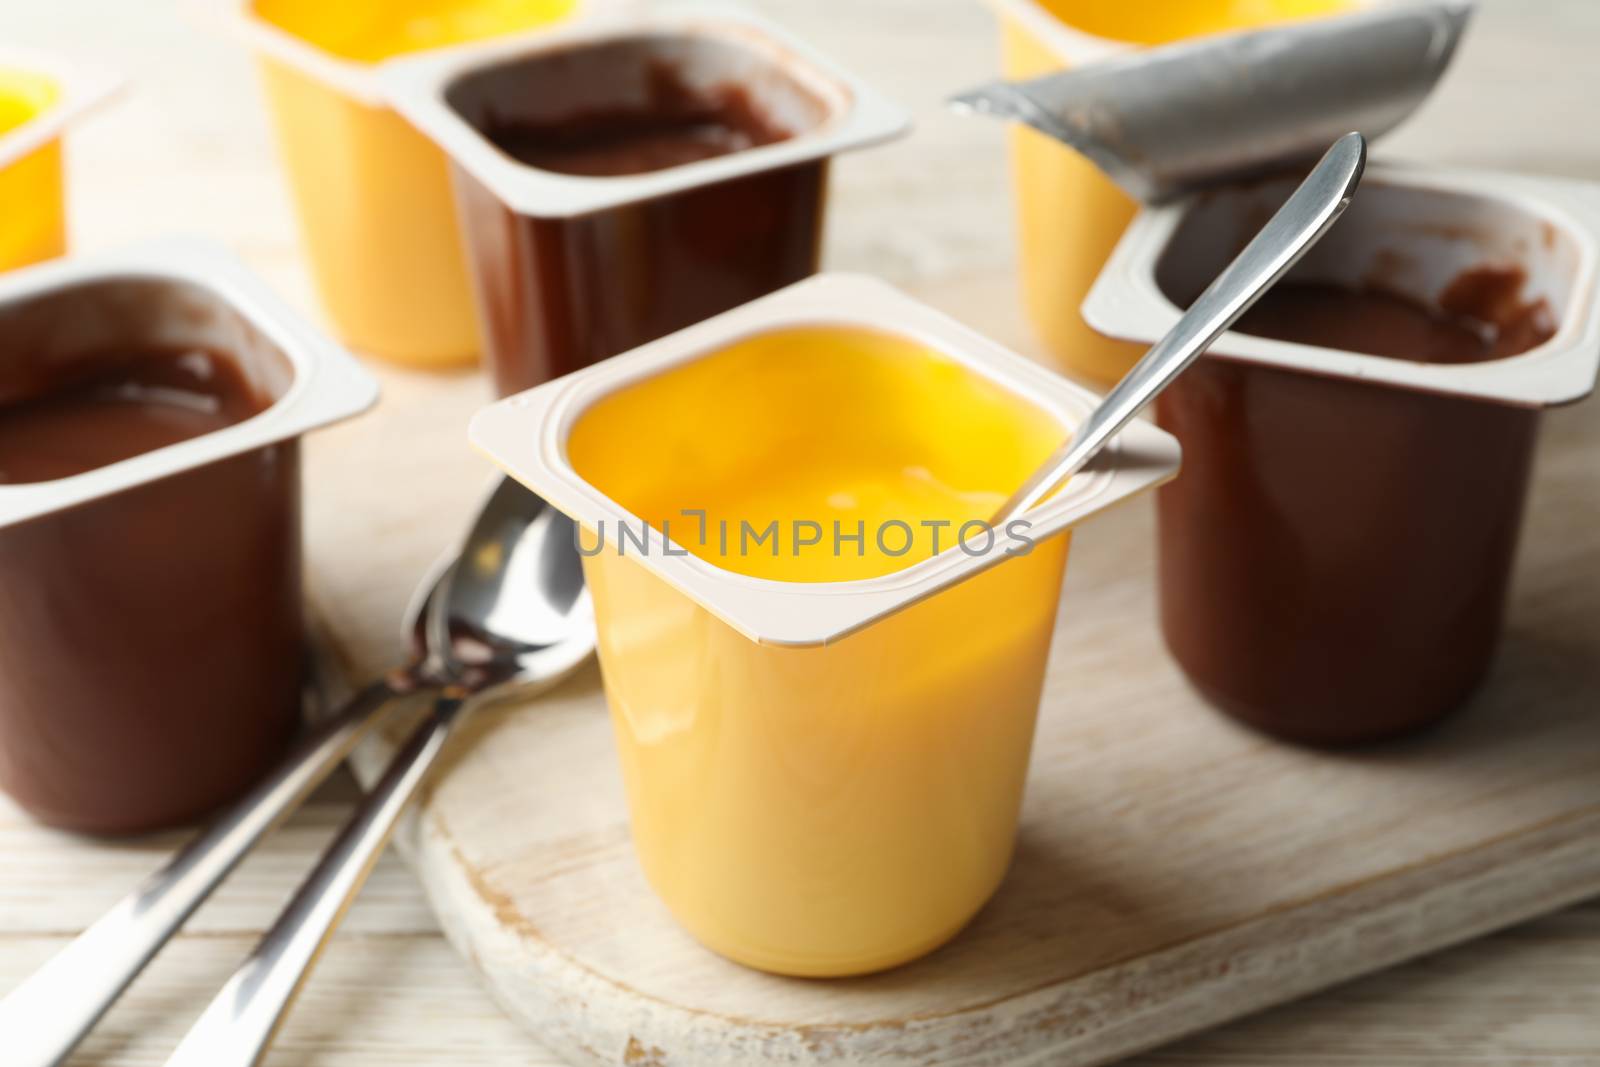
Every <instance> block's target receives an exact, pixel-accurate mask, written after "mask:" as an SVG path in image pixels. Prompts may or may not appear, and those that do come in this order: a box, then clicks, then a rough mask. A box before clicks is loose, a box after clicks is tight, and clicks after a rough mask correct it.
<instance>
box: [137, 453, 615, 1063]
mask: <svg viewBox="0 0 1600 1067" xmlns="http://www.w3.org/2000/svg"><path fill="white" fill-rule="evenodd" d="M581 562H582V561H581V558H580V556H579V554H578V549H577V542H576V541H575V539H574V529H573V525H572V522H571V520H570V519H568V518H566V517H565V516H564V515H562V514H560V513H559V512H557V511H555V510H554V509H553V508H551V507H550V506H549V505H547V504H546V503H545V502H544V501H542V500H540V499H539V498H538V497H536V496H534V495H533V494H532V493H529V492H528V491H527V490H526V489H523V488H522V487H521V486H519V485H517V484H516V483H514V482H511V481H510V480H509V479H508V480H505V481H503V482H502V483H501V484H500V486H499V488H498V489H497V490H496V491H495V493H494V495H493V496H492V497H491V498H490V500H489V502H488V504H487V505H485V507H484V509H483V511H482V513H481V515H480V517H479V519H478V522H477V524H476V525H475V526H474V527H473V529H472V533H471V535H470V536H469V537H468V538H467V541H466V543H465V545H464V546H463V547H462V550H461V553H460V555H459V556H458V557H457V561H456V564H455V567H454V573H453V574H452V575H451V576H450V578H449V580H448V582H447V583H446V584H445V586H444V587H443V588H442V589H441V590H440V595H439V596H438V597H436V598H435V600H434V602H433V604H432V605H431V607H430V610H429V612H428V621H427V630H428V644H429V647H430V648H434V649H438V650H440V651H441V653H442V654H443V656H444V657H445V662H444V664H443V669H444V672H445V675H446V676H447V677H448V678H449V684H448V685H446V687H445V688H444V689H443V690H442V691H441V692H440V693H439V695H438V696H437V698H436V699H435V701H434V705H433V710H432V711H431V713H430V714H429V715H428V716H427V717H426V718H425V719H424V720H423V721H422V723H421V724H420V725H419V726H418V727H417V728H416V730H415V731H414V732H413V733H412V734H411V736H410V737H409V738H408V739H407V740H406V742H405V744H404V745H403V746H402V747H401V749H400V751H399V752H398V753H397V754H396V755H395V757H394V759H393V761H392V762H391V763H390V764H389V767H388V769H387V770H386V771H385V772H384V775H383V777H382V778H381V779H379V781H378V783H377V785H376V786H374V787H373V789H372V792H371V793H370V794H369V795H368V796H367V798H366V800H365V801H364V802H363V803H362V805H361V806H360V808H358V809H357V811H356V813H355V815H354V816H352V817H351V820H350V822H349V823H347V824H346V825H345V828H344V829H343V830H342V831H341V832H340V833H339V836H338V837H337V838H335V839H334V841H333V843H332V844H330V845H329V846H328V849H327V851H326V852H324V853H323V855H322V859H321V860H319V861H318V863H317V866H316V868H315V869H313V870H312V872H311V873H310V874H309V875H308V876H307V877H306V880H305V881H304V882H302V883H301V884H300V888H299V889H298V890H296V892H295V895H294V897H293V899H291V900H290V901H289V903H288V905H287V906H286V907H285V908H284V910H283V913H282V914H281V915H280V916H279V917H278V921H277V922H276V923H274V924H273V927H272V929H270V930H268V931H267V933H266V934H265V935H264V936H263V937H262V939H261V941H260V943H259V944H257V945H256V947H255V950H254V951H253V952H252V953H251V954H250V957H249V958H248V959H247V960H245V962H244V963H243V964H242V965H241V966H240V967H239V969H238V970H237V971H235V972H234V974H233V977H232V978H230V979H229V980H228V983H227V984H226V985H225V986H223V988H222V991H221V992H220V993H218V994H217V996H216V998H215V999H214V1000H212V1002H211V1004H210V1006H209V1007H207V1008H206V1010H205V1012H204V1014H202V1015H201V1016H200V1018H199V1020H198V1021H196V1023H195V1024H194V1026H193V1027H192V1028H191V1029H190V1030H189V1033H188V1034H187V1035H186V1036H185V1037H184V1039H183V1041H182V1043H181V1044H180V1045H179V1046H178V1048H177V1050H176V1051H175V1052H174V1053H173V1055H172V1058H171V1059H169V1060H168V1061H167V1064H168V1067H246V1065H253V1064H256V1063H258V1062H259V1061H260V1059H261V1056H262V1055H263V1054H264V1053H265V1052H266V1050H267V1047H268V1045H270V1044H271V1042H272V1037H273V1034H274V1033H275V1032H276V1031H277V1028H278V1025H279V1024H280V1023H281V1022H282V1020H283V1017H284V1015H285V1014H286V1013H287V1012H288V1010H289V1007H290V1005H291V1004H292V1003H293V1001H294V997H295V994H296V993H298V992H299V990H300V987H301V985H302V984H303V983H304V982H305V979H306V977H307V976H308V975H309V974H310V972H311V968H312V967H313V966H314V965H315V964H316V960H317V957H318V955H319V954H320V953H321V951H322V949H323V947H324V946H325V945H326V944H327V942H328V939H329V938H330V937H331V936H332V935H333V931H334V928H335V927H336V926H337V925H338V924H339V920H340V919H341V918H343V916H344V913H345V911H346V910H347V909H348V908H349V906H350V903H351V901H352V900H353V899H354V898H355V895H356V894H357V893H358V892H359V891H360V889H361V886H362V883H364V882H365V881H366V877H367V874H368V873H369V872H370V871H371V869H372V865H373V864H374V863H375V862H377V859H378V856H379V854H380V853H382V851H383V848H384V846H385V844H386V843H387V842H388V840H389V837H390V835H391V834H392V833H393V832H394V828H395V824H396V823H397V822H398V821H399V818H400V815H401V813H402V812H404V810H405V808H406V806H407V804H408V803H409V802H410V801H411V798H412V797H413V796H415V795H416V791H417V788H418V786H420V785H421V783H422V781H423V780H424V778H426V776H427V774H428V771H429V770H430V769H431V768H432V767H433V765H434V763H435V762H436V761H437V760H438V758H439V754H440V753H441V752H442V751H443V750H444V748H445V744H446V742H447V741H448V740H449V738H450V735H451V732H452V731H453V730H454V729H455V727H456V725H457V724H458V723H459V722H460V721H461V720H462V718H463V717H464V716H465V714H466V712H468V711H470V710H471V709H472V708H475V707H477V706H480V705H481V704H483V703H487V702H489V701H491V700H495V699H501V698H505V697H508V696H511V695H518V696H523V695H527V694H528V693H530V692H532V691H537V690H540V689H545V688H549V687H550V686H553V685H555V684H556V683H557V682H559V681H560V680H561V679H563V678H565V677H566V676H567V675H569V674H570V673H572V671H574V670H576V669H577V668H578V667H579V666H581V665H582V664H583V663H585V662H586V661H587V660H588V658H589V656H590V654H591V653H592V652H593V650H594V645H595V632H594V618H593V612H592V608H591V606H590V602H589V595H588V591H587V589H586V588H585V587H584V583H583V571H582V569H581V567H580V564H581ZM435 642H437V643H435Z"/></svg>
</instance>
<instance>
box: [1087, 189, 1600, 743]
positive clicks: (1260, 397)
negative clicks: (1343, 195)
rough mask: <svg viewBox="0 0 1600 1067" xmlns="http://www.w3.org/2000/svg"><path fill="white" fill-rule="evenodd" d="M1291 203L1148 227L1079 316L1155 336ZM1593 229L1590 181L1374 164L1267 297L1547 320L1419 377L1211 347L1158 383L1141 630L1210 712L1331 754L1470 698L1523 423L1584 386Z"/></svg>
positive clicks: (1225, 200) (1527, 447)
mask: <svg viewBox="0 0 1600 1067" xmlns="http://www.w3.org/2000/svg"><path fill="white" fill-rule="evenodd" d="M1288 188H1289V183H1286V182H1269V183H1264V184H1261V185H1257V186H1251V187H1241V188H1232V189H1228V190H1224V191H1220V192H1216V193H1211V194H1207V195H1204V196H1202V197H1199V198H1197V199H1194V200H1191V201H1189V202H1187V203H1185V204H1182V205H1178V206H1175V207H1173V208H1168V209H1160V210H1155V211H1151V212H1147V213H1146V214H1145V215H1144V216H1142V217H1141V219H1140V220H1139V221H1138V222H1137V223H1136V224H1135V227H1134V228H1133V229H1131V230H1130V231H1129V234H1128V236H1127V237H1126V238H1125V239H1124V241H1123V244H1122V246H1120V247H1119V249H1118V252H1117V254H1116V255H1115V256H1114V257H1113V259H1112V261H1111V263H1110V264H1109V265H1108V267H1107V270H1106V272H1105V274H1103V275H1102V276H1101V279H1100V281H1099V282H1098V283H1097V285H1096V288H1095V290H1094V292H1092V293H1091V295H1090V298H1089V300H1088V302H1087V303H1086V304H1085V306H1084V310H1085V314H1086V315H1087V316H1088V317H1089V319H1090V321H1091V322H1093V323H1095V325H1096V327H1097V328H1099V329H1103V330H1105V331H1106V332H1107V333H1109V334H1111V335H1113V336H1120V337H1128V338H1131V339H1135V340H1146V339H1149V340H1153V339H1154V338H1155V337H1156V336H1159V334H1160V333H1161V332H1162V329H1163V326H1162V323H1163V322H1164V321H1166V320H1167V318H1168V317H1169V316H1168V314H1167V311H1168V310H1170V317H1175V316H1176V314H1177V308H1178V307H1179V306H1180V305H1183V304H1186V303H1187V302H1188V301H1189V300H1190V299H1192V298H1193V296H1194V295H1195V294H1196V293H1198V291H1199V289H1200V288H1201V287H1203V285H1204V282H1205V279H1208V278H1210V277H1212V276H1214V274H1215V273H1216V271H1217V270H1219V269H1220V268H1221V267H1222V266H1223V265H1224V264H1225V263H1226V262H1227V261H1228V258H1229V257H1230V256H1231V255H1232V254H1233V253H1234V252H1235V251H1236V250H1237V249H1238V247H1239V246H1240V243H1241V242H1242V241H1243V240H1244V239H1246V238H1247V237H1248V235H1249V234H1250V233H1251V232H1253V231H1254V228H1255V226H1256V224H1257V223H1258V222H1259V221H1260V220H1261V219H1263V218H1265V217H1266V215H1267V214H1269V213H1270V211H1271V210H1272V208H1273V207H1274V206H1275V204H1276V203H1277V202H1279V201H1281V199H1282V198H1283V196H1284V195H1286V193H1287V191H1288ZM1597 234H1600V190H1596V189H1595V188H1594V187H1591V186H1585V185H1580V184H1577V183H1566V182H1551V181H1541V180H1536V179H1524V178H1510V177H1505V176H1499V175H1474V174H1463V173H1461V172H1457V171H1430V170H1422V169H1418V168H1405V169H1391V168H1381V167H1380V168H1374V169H1373V170H1370V171H1369V172H1368V176H1367V178H1366V180H1365V182H1364V184H1363V187H1362V190H1361V192H1360V194H1359V195H1358V197H1357V199H1356V202H1355V204H1354V205H1353V206H1352V208H1351V209H1350V211H1349V212H1348V213H1347V214H1346V216H1345V217H1344V219H1343V220H1341V222H1340V223H1339V225H1338V226H1337V227H1335V228H1334V230H1333V231H1332V232H1330V234H1329V235H1328V237H1327V238H1325V239H1324V241H1323V243H1322V244H1321V245H1319V246H1318V248H1317V249H1316V250H1315V251H1314V252H1313V253H1312V254H1311V255H1310V256H1308V257H1307V259H1306V260H1305V262H1304V263H1302V264H1301V265H1300V266H1299V267H1298V268H1297V269H1296V270H1295V271H1294V272H1292V273H1291V275H1290V276H1289V278H1288V279H1287V280H1288V282H1290V283H1294V282H1312V283H1326V284H1333V285H1337V286H1339V287H1341V288H1345V289H1349V288H1359V287H1366V288H1369V289H1376V290H1379V291H1385V292H1391V293H1396V294H1399V295H1401V296H1403V297H1405V298H1407V299H1409V300H1412V301H1415V302H1418V303H1421V304H1424V305H1429V306H1434V307H1438V306H1440V303H1441V301H1443V302H1444V304H1445V305H1448V306H1451V307H1456V308H1459V304H1458V303H1457V298H1459V297H1460V295H1461V294H1462V293H1463V292H1464V291H1465V290H1466V288H1467V287H1468V286H1470V285H1472V283H1473V281H1474V280H1477V281H1483V280H1485V279H1489V280H1495V282H1496V284H1494V285H1490V286H1488V287H1487V288H1485V294H1486V295H1485V296H1484V298H1483V299H1482V300H1480V301H1479V304H1478V306H1477V307H1475V308H1474V309H1473V312H1472V317H1473V318H1474V319H1476V320H1477V321H1479V322H1481V323H1482V324H1483V325H1485V326H1487V327H1493V328H1499V329H1500V330H1502V331H1508V330H1512V329H1517V328H1518V327H1519V325H1520V324H1524V323H1526V321H1527V320H1528V317H1529V316H1530V315H1532V316H1535V317H1538V316H1545V317H1546V322H1545V325H1544V326H1543V327H1542V328H1541V329H1540V330H1539V331H1538V332H1537V333H1536V335H1534V336H1533V337H1531V338H1530V347H1528V348H1526V350H1524V351H1521V352H1516V353H1515V354H1512V355H1508V356H1500V357H1498V358H1487V359H1482V360H1479V361H1474V362H1459V363H1441V362H1421V361H1417V360H1412V359H1404V358H1392V357H1385V356H1377V355H1368V354H1364V353H1361V352H1356V351H1350V350H1345V349H1333V348H1324V347H1320V346H1317V345H1315V344H1308V343H1291V342H1288V341H1284V340H1273V339H1270V338H1268V337H1263V336H1251V335H1247V334H1244V333H1239V332H1234V333H1229V334H1226V335H1224V337H1223V338H1222V339H1221V340H1220V341H1219V342H1218V343H1217V344H1216V346H1215V347H1214V348H1213V349H1212V354H1211V355H1209V356H1207V357H1205V358H1204V359H1202V360H1200V361H1199V362H1198V363H1196V365H1195V366H1194V367H1193V368H1192V369H1191V370H1189V371H1188V372H1186V373H1185V374H1184V376H1183V377H1182V378H1181V379H1179V381H1177V382H1176V383H1174V384H1173V386H1172V387H1171V388H1169V389H1168V390H1167V392H1166V393H1165V394H1163V396H1162V397H1161V399H1160V400H1159V401H1158V407H1157V420H1158V422H1159V423H1160V425H1161V426H1162V427H1163V428H1165V429H1167V430H1168V431H1169V432H1171V433H1172V434H1174V435H1175V436H1176V437H1177V438H1178V439H1179V441H1180V442H1181V443H1182V445H1183V449H1184V468H1183V473H1182V475H1181V476H1180V477H1179V478H1178V479H1177V481H1175V482H1173V483H1171V484H1170V485H1168V486H1166V487H1165V488H1163V489H1162V490H1160V492H1159V494H1158V518H1159V522H1158V526H1159V534H1158V546H1159V564H1160V579H1159V580H1160V600H1161V625H1162V631H1163V633H1164V635H1165V637H1166V642H1167V646H1168V648H1169V649H1170V650H1171V652H1172V654H1173V656H1174V657H1175V658H1176V659H1177V661H1178V663H1179V665H1180V666H1181V667H1182V668H1183V670H1184V672H1185V673H1186V674H1187V675H1188V677H1189V679H1190V680H1191V681H1192V682H1193V684H1194V685H1195V687H1196V688H1197V689H1199V690H1200V691H1201V692H1202V693H1203V694H1204V695H1205V696H1206V697H1207V699H1208V700H1210V701H1211V702H1212V703H1213V704H1215V705H1216V706H1217V707H1219V708H1221V709H1222V710H1223V711H1225V712H1227V713H1228V714H1230V715H1232V716H1234V717H1235V718H1237V719H1240V720H1242V721H1244V722H1246V723H1248V724H1250V725H1252V726H1254V727H1257V728H1259V729H1261V730H1263V731H1265V732H1267V733H1270V734H1273V735H1275V736H1279V737H1283V738H1287V739H1291V740H1295V741H1302V742H1307V743H1312V744H1325V745H1345V744H1354V743H1360V742H1367V741H1374V740H1378V739H1382V738H1386V737H1391V736H1395V735H1399V734H1403V733H1407V732H1410V731H1413V730H1416V729H1419V728H1421V727H1423V726H1426V725H1428V724H1431V723H1433V722H1436V721H1438V720H1439V719H1441V718H1442V717H1444V716H1445V715H1447V714H1448V713H1449V712H1450V711H1451V710H1453V709H1455V708H1456V707H1458V706H1459V705H1460V704H1461V703H1462V702H1463V701H1464V700H1465V699H1466V698H1467V697H1468V696H1470V695H1471V694H1472V693H1473V691H1474V690H1475V689H1476V688H1477V687H1478V685H1479V684H1480V683H1481V682H1482V680H1483V679H1484V677H1485V675H1486V674H1487V672H1488V670H1489V667H1490V664H1491V661H1492V658H1493V654H1494V650H1495V646H1496V643H1497V640H1498V637H1499V634H1500V631H1501V628H1502V624H1503V621H1504V617H1505V605H1506V600H1507V591H1508V587H1509V584H1510V576H1511V568H1512V564H1513V561H1514V559H1515V553H1516V544H1517V535H1518V531H1519V529H1520V528H1521V524H1522V515H1523V510H1524V502H1525V499H1526V497H1527V486H1528V476H1529V471H1530V468H1531V465H1532V460H1533V454H1534V445H1535V439H1536V436H1537V430H1538V424H1539V420H1540V414H1541V409H1542V408H1544V407H1546V406H1549V405H1553V404H1560V403H1566V402H1570V401H1573V400H1576V399H1579V398H1580V397H1582V396H1584V395H1586V394H1587V393H1588V392H1589V391H1590V390H1591V389H1592V388H1593V385H1594V379H1595V367H1596V362H1597V355H1600V320H1597V315H1596V306H1597V283H1596V281H1595V274H1594V266H1595V263H1596V255H1597V251H1600V241H1597V237H1596V235H1597ZM1463 279H1467V280H1466V281H1463ZM1519 283H1520V289H1519V288H1518V286H1519ZM1489 290H1494V292H1493V293H1490V292H1489ZM1452 293H1453V294H1455V295H1454V296H1452ZM1541 338H1543V339H1542V340H1541ZM1511 350H1512V351H1513V352H1515V346H1513V347H1512V349H1511ZM1418 356H1419V359H1420V357H1421V353H1418Z"/></svg>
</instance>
